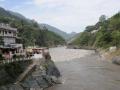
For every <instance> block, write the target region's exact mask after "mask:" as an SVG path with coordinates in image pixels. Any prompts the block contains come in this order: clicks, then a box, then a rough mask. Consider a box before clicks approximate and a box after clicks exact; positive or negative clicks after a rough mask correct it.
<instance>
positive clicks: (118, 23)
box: [72, 12, 120, 48]
mask: <svg viewBox="0 0 120 90" xmlns="http://www.w3.org/2000/svg"><path fill="white" fill-rule="evenodd" d="M72 43H73V44H75V45H78V46H82V47H94V48H109V47H110V46H117V47H118V48H119V47H120V12H119V13H117V14H115V15H114V16H112V17H111V18H108V19H106V16H105V15H102V16H101V17H100V18H99V22H98V23H96V24H95V25H93V26H87V27H86V29H85V31H84V32H82V33H81V34H80V35H79V37H78V38H77V39H75V40H74V41H73V42H72Z"/></svg>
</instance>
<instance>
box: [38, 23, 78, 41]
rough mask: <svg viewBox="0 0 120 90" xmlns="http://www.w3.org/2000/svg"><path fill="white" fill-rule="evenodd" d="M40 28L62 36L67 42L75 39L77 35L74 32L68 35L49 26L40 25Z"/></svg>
mask: <svg viewBox="0 0 120 90" xmlns="http://www.w3.org/2000/svg"><path fill="white" fill-rule="evenodd" d="M39 26H40V28H44V27H45V28H47V29H48V30H49V31H52V32H54V33H56V34H58V35H60V36H62V37H63V38H64V39H65V40H69V39H70V38H72V37H74V36H75V35H76V34H77V33H76V32H72V33H66V32H64V31H62V30H60V29H58V28H56V27H54V26H50V25H48V24H40V25H39Z"/></svg>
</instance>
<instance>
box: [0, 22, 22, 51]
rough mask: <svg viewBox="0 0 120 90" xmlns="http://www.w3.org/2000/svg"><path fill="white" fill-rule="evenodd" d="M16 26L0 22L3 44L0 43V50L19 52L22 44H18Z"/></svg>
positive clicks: (0, 34) (0, 35)
mask: <svg viewBox="0 0 120 90" xmlns="http://www.w3.org/2000/svg"><path fill="white" fill-rule="evenodd" d="M17 33H18V32H17V28H12V27H11V26H10V25H8V24H3V23H1V24H0V38H1V39H2V41H3V44H2V45H0V50H1V51H2V52H3V53H4V52H12V53H20V52H22V51H23V45H22V44H18V43H17V41H16V40H19V38H18V36H17Z"/></svg>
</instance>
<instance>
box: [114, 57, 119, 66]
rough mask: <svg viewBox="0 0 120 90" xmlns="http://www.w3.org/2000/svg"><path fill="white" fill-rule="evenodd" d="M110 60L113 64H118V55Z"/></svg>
mask: <svg viewBox="0 0 120 90" xmlns="http://www.w3.org/2000/svg"><path fill="white" fill-rule="evenodd" d="M112 62H113V63H114V64H117V65H120V56H116V57H114V58H113V59H112Z"/></svg>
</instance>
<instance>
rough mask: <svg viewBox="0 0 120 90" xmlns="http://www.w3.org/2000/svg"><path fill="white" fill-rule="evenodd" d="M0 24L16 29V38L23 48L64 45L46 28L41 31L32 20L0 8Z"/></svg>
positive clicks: (61, 40)
mask: <svg viewBox="0 0 120 90" xmlns="http://www.w3.org/2000/svg"><path fill="white" fill-rule="evenodd" d="M0 23H6V24H10V25H11V26H12V27H15V28H18V36H19V37H21V42H22V43H23V44H24V45H25V46H30V45H35V44H36V45H39V46H55V45H58V44H64V42H65V40H64V39H63V38H62V37H61V36H59V35H57V34H55V33H54V32H51V31H48V30H47V28H43V29H41V28H40V27H39V25H38V23H37V22H36V21H34V20H29V19H27V18H25V17H24V16H23V15H21V14H19V13H16V12H12V11H8V10H5V9H3V8H0Z"/></svg>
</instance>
